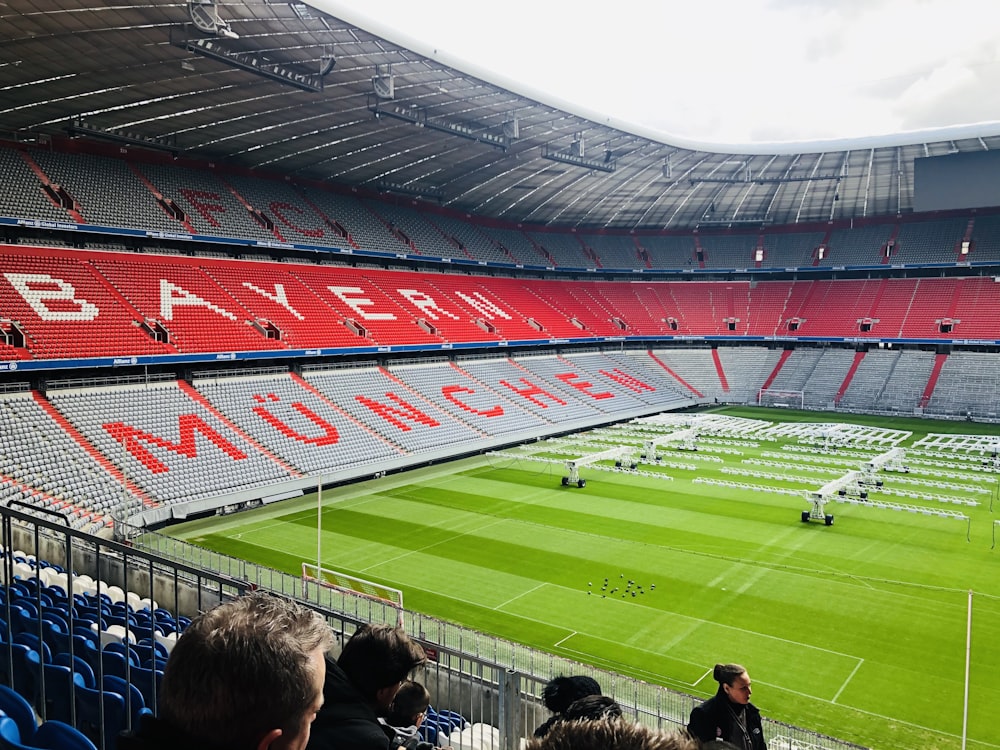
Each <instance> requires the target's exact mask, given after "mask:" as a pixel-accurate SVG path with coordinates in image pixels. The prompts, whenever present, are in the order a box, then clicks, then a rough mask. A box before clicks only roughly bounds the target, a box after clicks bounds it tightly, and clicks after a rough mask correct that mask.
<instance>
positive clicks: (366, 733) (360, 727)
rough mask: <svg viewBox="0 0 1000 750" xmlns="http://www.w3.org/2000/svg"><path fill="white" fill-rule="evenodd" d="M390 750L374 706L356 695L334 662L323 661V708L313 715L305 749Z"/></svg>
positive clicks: (345, 676) (355, 690)
mask: <svg viewBox="0 0 1000 750" xmlns="http://www.w3.org/2000/svg"><path fill="white" fill-rule="evenodd" d="M342 749H343V750H389V736H388V735H387V734H386V733H385V731H384V730H383V729H382V725H381V724H379V721H378V715H377V714H376V713H375V707H374V706H373V705H372V704H371V703H370V702H369V701H367V700H365V699H364V697H363V696H362V695H361V694H360V693H359V692H358V690H357V688H355V687H354V685H352V684H351V682H350V681H349V680H348V679H347V675H346V674H344V670H342V669H341V668H340V667H338V666H337V663H336V662H334V661H331V660H330V659H327V660H326V682H325V683H324V684H323V707H322V708H321V709H320V710H319V713H318V714H316V721H314V722H313V725H312V734H311V736H310V737H309V744H308V745H307V746H306V750H342Z"/></svg>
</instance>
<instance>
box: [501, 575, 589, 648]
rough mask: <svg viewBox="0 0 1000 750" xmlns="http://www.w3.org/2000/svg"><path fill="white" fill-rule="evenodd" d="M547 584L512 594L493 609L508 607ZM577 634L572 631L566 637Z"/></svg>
mask: <svg viewBox="0 0 1000 750" xmlns="http://www.w3.org/2000/svg"><path fill="white" fill-rule="evenodd" d="M547 585H548V584H546V583H540V584H538V585H537V586H535V587H534V588H530V589H528V590H527V591H522V592H521V593H520V594H518V595H517V596H512V597H511V598H510V599H508V600H507V601H505V602H502V603H500V604H498V605H497V606H495V607H493V609H494V610H498V609H500V608H502V607H506V606H507V605H508V604H510V603H511V602H515V601H517V600H518V599H520V598H521V597H522V596H527V595H528V594H533V593H535V592H536V591H538V589H540V588H542V587H543V586H547ZM575 634H576V633H575V632H574V633H572V634H570V635H568V636H566V638H571V637H572V636H573V635H575ZM566 638H563V640H564V641H565V640H566Z"/></svg>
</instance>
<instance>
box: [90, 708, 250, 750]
mask: <svg viewBox="0 0 1000 750" xmlns="http://www.w3.org/2000/svg"><path fill="white" fill-rule="evenodd" d="M94 742H95V744H96V742H97V740H96V739H95V740H94ZM181 748H184V750H231V748H224V747H222V746H221V745H211V744H209V743H207V742H198V741H197V740H194V739H192V738H191V737H189V736H188V735H186V734H184V733H183V732H180V731H178V730H177V728H176V727H174V726H173V725H172V724H168V723H167V722H165V721H163V720H162V719H157V718H155V717H154V716H152V715H148V716H143V717H142V720H141V721H140V724H139V728H138V729H137V730H135V731H133V732H132V733H131V734H129V733H127V732H122V733H121V735H119V737H118V750H181Z"/></svg>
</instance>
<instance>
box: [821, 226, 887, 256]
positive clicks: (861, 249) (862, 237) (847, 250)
mask: <svg viewBox="0 0 1000 750" xmlns="http://www.w3.org/2000/svg"><path fill="white" fill-rule="evenodd" d="M890 236H892V226H891V225H888V224H874V225H869V226H861V227H852V228H850V229H834V230H833V232H831V233H830V244H829V247H827V253H826V257H825V258H824V259H823V260H822V261H821V262H820V265H822V266H831V265H842V266H852V265H868V266H871V265H875V264H877V263H881V262H882V260H883V258H884V257H885V256H884V255H883V254H882V247H883V246H884V245H885V243H886V242H888V241H889V237H890Z"/></svg>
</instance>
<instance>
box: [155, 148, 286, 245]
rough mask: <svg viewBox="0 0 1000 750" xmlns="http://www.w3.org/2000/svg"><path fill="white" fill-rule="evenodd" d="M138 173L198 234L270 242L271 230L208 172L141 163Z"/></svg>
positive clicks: (221, 182)
mask: <svg viewBox="0 0 1000 750" xmlns="http://www.w3.org/2000/svg"><path fill="white" fill-rule="evenodd" d="M139 170H140V171H141V173H142V174H143V175H144V176H145V177H146V179H148V180H149V182H150V184H152V186H153V188H154V189H155V190H157V191H158V192H160V193H162V194H163V196H164V197H166V198H170V199H171V200H173V201H174V203H176V204H177V205H178V206H180V207H181V209H183V211H184V213H185V214H186V217H187V221H188V223H189V224H190V225H191V227H193V228H194V230H195V232H196V233H197V234H205V235H214V236H219V237H240V238H247V239H257V240H264V241H271V242H273V241H274V240H275V239H276V238H275V236H274V233H273V232H271V231H269V230H268V229H266V228H265V227H263V226H261V225H260V224H259V223H258V222H257V221H256V220H255V219H253V218H251V217H250V212H249V210H248V209H247V207H246V206H245V205H244V204H243V203H242V202H241V201H240V200H239V198H238V197H237V196H236V195H235V194H234V193H233V191H232V190H231V189H230V187H229V186H228V185H226V184H225V183H224V182H223V181H222V180H221V179H220V178H219V177H217V176H215V175H214V174H212V173H211V172H207V171H204V170H199V169H185V168H182V167H166V166H162V165H158V164H143V165H141V166H140V167H139Z"/></svg>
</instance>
